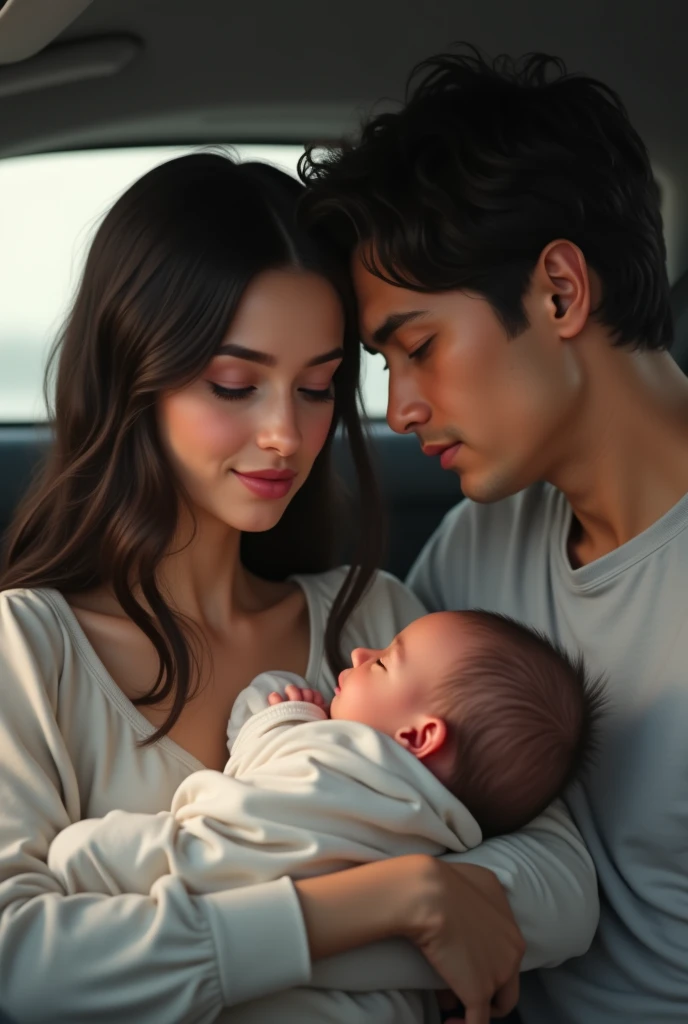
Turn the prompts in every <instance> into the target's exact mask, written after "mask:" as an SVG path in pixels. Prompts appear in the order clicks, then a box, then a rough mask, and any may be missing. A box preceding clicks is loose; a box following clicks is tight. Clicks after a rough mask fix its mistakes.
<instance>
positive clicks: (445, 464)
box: [422, 441, 462, 469]
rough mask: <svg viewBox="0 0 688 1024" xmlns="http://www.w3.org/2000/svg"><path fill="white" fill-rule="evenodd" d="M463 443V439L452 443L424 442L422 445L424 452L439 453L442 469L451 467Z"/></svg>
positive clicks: (428, 453)
mask: <svg viewBox="0 0 688 1024" xmlns="http://www.w3.org/2000/svg"><path fill="white" fill-rule="evenodd" d="M461 444H462V442H461V441H453V442H452V443H451V444H424V445H422V448H423V454H424V455H439V457H440V465H441V466H442V469H449V468H450V466H451V464H452V460H453V458H454V456H455V455H456V453H457V452H458V450H459V448H460V447H461Z"/></svg>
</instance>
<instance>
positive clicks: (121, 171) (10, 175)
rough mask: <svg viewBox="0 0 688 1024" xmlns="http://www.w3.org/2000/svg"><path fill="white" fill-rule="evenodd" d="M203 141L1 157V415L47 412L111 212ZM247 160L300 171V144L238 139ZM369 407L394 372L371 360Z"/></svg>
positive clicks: (375, 411)
mask: <svg viewBox="0 0 688 1024" xmlns="http://www.w3.org/2000/svg"><path fill="white" fill-rule="evenodd" d="M197 148H198V147H175V148H173V147H155V148H149V149H145V148H136V149H104V150H81V151H77V152H68V153H49V154H39V155H36V156H25V157H16V158H11V159H6V160H2V161H0V225H1V226H2V247H0V281H1V282H2V288H1V290H0V422H4V423H31V422H37V421H41V420H45V418H46V415H47V413H46V409H45V404H44V402H43V395H42V388H43V373H44V367H45V360H46V355H47V352H48V350H49V348H50V345H51V343H52V341H53V340H54V338H55V335H56V333H57V331H58V330H59V327H60V324H61V322H62V321H63V319H64V317H65V315H66V313H67V310H68V308H69V305H70V302H71V300H72V298H73V295H74V291H75V288H76V285H77V282H78V279H79V275H80V272H81V268H82V264H83V260H84V258H85V255H86V252H87V250H88V245H89V242H90V239H91V237H92V235H93V233H94V230H95V228H96V227H97V225H98V222H99V221H100V219H101V217H102V216H103V214H104V213H105V212H106V211H107V209H108V208H109V207H110V206H111V204H112V203H113V202H114V200H115V199H116V198H117V197H118V196H119V195H120V194H121V193H122V192H123V191H124V190H125V189H126V188H127V187H128V186H129V185H130V184H131V183H132V182H133V181H135V180H136V179H137V178H139V177H140V176H141V175H142V174H145V172H146V171H148V170H150V169H151V168H152V167H154V166H156V165H157V164H159V163H162V162H164V161H165V160H169V159H171V158H173V157H175V156H180V155H182V154H183V153H187V152H192V151H193V150H194V149H197ZM231 149H232V150H233V151H234V152H236V153H238V155H239V156H240V157H241V158H244V159H251V160H266V161H268V162H269V163H272V164H275V165H277V166H279V167H282V168H284V169H285V170H287V171H290V172H291V173H293V174H295V173H296V165H297V162H298V159H299V157H300V155H301V153H302V149H301V147H299V146H286V145H285V146H258V145H250V146H249V145H247V146H233V147H231ZM363 394H364V404H365V411H366V412H367V413H368V415H369V416H371V417H378V416H383V415H384V412H385V406H386V396H387V376H386V374H385V373H384V369H383V363H382V359H381V358H380V357H379V356H375V357H373V356H369V355H366V357H365V365H364V381H363Z"/></svg>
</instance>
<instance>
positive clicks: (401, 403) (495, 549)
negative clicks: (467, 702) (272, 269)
mask: <svg viewBox="0 0 688 1024" xmlns="http://www.w3.org/2000/svg"><path fill="white" fill-rule="evenodd" d="M304 176H305V177H306V178H307V180H308V182H309V184H310V185H311V195H310V199H309V215H310V217H311V219H312V220H313V221H315V222H316V223H320V224H322V225H323V226H324V227H325V228H327V230H329V231H330V232H331V234H332V236H333V237H334V238H335V239H337V240H338V242H339V243H340V244H341V245H342V246H344V247H345V249H346V252H347V255H348V257H349V259H350V261H351V267H352V272H353V277H354V283H355V287H356V293H357V298H358V304H359V314H360V324H361V331H362V336H363V340H364V342H365V344H366V345H367V346H368V347H370V348H371V349H372V350H374V351H376V352H381V353H382V354H383V356H384V358H385V360H386V362H387V365H388V367H389V371H390V394H389V410H388V420H389V423H390V425H391V426H392V428H393V429H394V430H396V431H398V432H400V433H408V432H413V433H415V434H416V435H417V436H418V439H419V441H420V443H421V445H422V447H423V450H424V451H425V452H426V453H427V454H428V455H431V456H432V455H439V457H440V460H441V462H442V465H443V466H444V468H445V469H447V470H450V471H453V472H455V473H457V474H458V475H459V477H460V479H461V484H462V489H463V492H464V494H465V496H466V498H467V499H468V500H466V501H465V502H462V503H461V504H460V505H459V506H458V507H457V508H456V509H454V510H453V511H452V512H451V513H450V514H449V515H448V516H447V517H446V519H445V521H444V522H443V524H442V525H441V526H440V528H439V530H438V531H437V532H436V534H435V535H434V536H433V537H432V538H431V540H430V541H429V543H428V544H427V546H426V548H425V550H424V551H423V552H422V554H421V555H420V557H419V559H418V561H417V563H416V565H415V566H414V568H413V569H412V571H411V574H410V577H409V580H410V584H411V586H412V587H413V588H414V590H415V591H416V592H417V594H418V595H419V596H420V597H421V599H422V600H423V601H424V602H425V604H426V605H427V607H428V609H430V610H435V609H439V608H466V607H471V606H479V607H482V608H485V609H488V610H494V611H499V612H504V613H508V614H510V615H513V616H514V617H516V618H519V619H521V620H523V621H525V622H527V623H528V624H530V625H533V626H536V627H538V628H540V629H542V630H544V631H545V632H546V633H547V634H548V635H549V636H551V637H552V638H553V639H555V640H556V641H558V642H560V643H561V644H562V645H564V646H565V647H566V648H568V649H569V650H570V651H572V652H575V651H582V652H583V654H584V655H585V657H586V659H587V662H588V665H589V667H590V669H591V670H592V671H595V672H596V671H604V672H606V675H607V679H608V695H609V711H608V714H607V717H606V720H605V723H604V725H603V728H602V731H601V734H600V743H599V752H598V756H597V760H596V763H595V764H594V765H592V766H591V767H590V769H589V771H588V773H587V775H586V776H585V777H584V779H583V780H582V782H581V783H579V784H578V785H577V786H575V787H574V788H573V790H572V791H571V793H570V797H569V800H568V806H569V810H570V813H571V815H572V817H573V819H574V821H575V823H576V824H577V826H578V828H579V829H580V831H581V833H582V835H583V837H584V839H585V841H586V843H587V846H588V849H589V850H590V852H591V854H592V857H593V860H594V862H595V866H596V869H597V873H598V880H599V886H600V894H601V916H600V924H599V929H598V931H597V934H596V937H595V939H594V941H593V944H592V946H591V948H590V949H589V951H588V952H587V953H586V954H585V955H583V956H582V957H578V958H576V959H572V960H568V962H566V963H564V964H562V965H561V966H558V967H555V968H553V969H550V970H539V971H533V972H532V973H530V974H527V975H525V976H524V977H523V978H522V986H521V999H520V1002H519V1013H520V1016H521V1019H522V1021H523V1022H524V1024H617V1022H618V1024H634V1022H638V1024H640V1022H642V1024H647V1022H648V1021H651V1022H653V1024H655V1022H659V1021H662V1022H663V1024H685V1021H686V1020H688V742H687V737H688V676H687V674H686V673H687V670H686V665H688V599H687V595H688V379H686V378H685V377H684V376H683V374H682V373H681V371H680V370H679V369H678V367H677V366H676V364H675V363H674V361H673V360H672V358H671V356H670V355H669V353H668V351H667V349H668V348H669V346H670V343H671V337H672V322H671V314H670V308H669V285H668V281H667V277H666V271H665V250H664V242H663V235H662V225H661V218H660V211H659V193H658V189H657V186H656V184H655V181H654V178H653V175H652V171H651V167H650V163H649V159H648V155H647V152H646V149H645V147H644V145H643V143H642V141H641V140H640V138H639V137H638V135H637V133H636V132H635V130H634V129H633V127H632V126H631V124H630V123H629V120H628V117H627V115H626V112H625V110H624V108H623V106H622V105H621V102H620V101H619V99H618V97H617V96H616V95H615V94H614V93H613V92H612V91H611V90H609V89H607V88H606V87H605V86H603V85H602V84H600V83H599V82H596V81H594V80H591V79H589V78H583V77H573V76H567V75H566V74H565V73H564V71H563V68H562V66H561V65H560V63H559V62H557V61H553V60H551V59H548V58H546V57H543V56H531V57H529V58H528V59H526V60H524V61H523V62H521V63H514V62H511V61H508V60H505V59H502V60H501V61H500V62H499V63H498V64H497V65H490V64H488V63H486V62H485V61H484V60H482V59H481V58H480V57H479V56H478V55H477V54H475V53H474V52H472V51H471V52H468V53H464V54H460V55H458V56H456V55H455V56H442V57H438V58H434V59H432V60H430V61H427V62H425V64H424V65H421V67H420V69H419V70H417V76H416V84H415V88H414V89H413V91H412V92H411V93H410V96H409V97H408V99H407V102H406V105H405V107H404V108H403V109H402V110H401V111H400V112H398V113H394V114H383V115H380V116H378V117H376V118H375V119H373V120H372V121H371V123H370V124H368V125H367V127H366V128H365V130H364V132H363V135H362V138H361V140H360V142H359V143H358V144H357V145H347V146H345V147H344V148H343V149H342V150H341V151H340V152H339V153H337V154H335V155H331V156H330V157H329V158H328V159H326V160H324V161H323V162H321V163H318V162H317V157H316V156H313V155H311V159H310V162H308V161H307V162H306V165H305V170H304ZM536 859H537V858H536V857H534V865H535V860H536ZM536 867H537V870H539V869H540V865H539V864H538V865H536ZM510 896H511V897H512V896H513V894H510ZM545 902H546V901H544V900H543V901H542V905H540V906H537V905H534V906H533V908H532V913H533V915H536V914H538V913H540V912H541V911H543V910H544V903H545ZM535 903H537V900H536V901H535ZM512 905H513V898H512ZM514 912H515V913H516V910H515V911H514ZM516 916H517V920H519V915H518V913H517V914H516ZM519 923H520V920H519ZM560 927H561V928H562V929H565V928H566V927H567V921H566V920H564V919H562V920H561V921H560Z"/></svg>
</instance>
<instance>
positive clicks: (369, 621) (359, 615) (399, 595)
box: [295, 565, 425, 646]
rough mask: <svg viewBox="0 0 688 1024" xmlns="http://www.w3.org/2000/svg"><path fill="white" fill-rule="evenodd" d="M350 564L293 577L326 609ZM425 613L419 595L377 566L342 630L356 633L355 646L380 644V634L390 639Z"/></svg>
mask: <svg viewBox="0 0 688 1024" xmlns="http://www.w3.org/2000/svg"><path fill="white" fill-rule="evenodd" d="M349 568H350V567H349V566H348V565H340V566H338V567H337V568H336V569H330V570H328V571H327V572H321V573H313V574H311V575H305V576H298V577H295V579H296V580H297V582H298V583H299V585H300V586H301V587H303V589H304V590H305V591H306V593H307V595H308V597H309V599H310V600H311V601H313V599H316V600H318V601H319V603H320V604H321V606H322V607H324V609H325V611H329V609H330V607H331V606H332V602H333V601H334V599H335V597H336V596H337V594H338V593H339V591H340V589H341V587H342V585H343V583H344V580H345V579H346V576H347V573H348V572H349ZM424 614H425V608H424V607H423V605H422V604H421V602H420V601H419V599H418V598H417V597H416V595H415V594H413V593H412V592H411V591H410V590H409V588H408V587H407V586H405V584H403V583H402V582H401V580H399V579H397V577H396V576H393V575H392V574H391V573H389V572H385V570H383V569H378V570H377V571H376V572H374V573H373V575H372V577H371V579H370V582H369V583H368V586H367V587H366V589H365V592H364V593H363V596H362V597H361V599H360V601H359V602H358V604H357V605H356V608H355V609H354V611H353V612H352V614H351V616H350V618H349V621H348V623H347V625H346V628H345V632H346V633H348V634H351V633H353V634H355V635H356V637H357V639H356V646H366V645H368V646H380V645H381V644H382V643H383V640H382V638H383V637H386V636H387V635H388V634H389V640H385V641H384V643H385V644H386V643H389V641H390V640H391V639H392V637H393V636H395V635H396V633H398V632H399V630H401V629H403V628H404V627H405V626H407V625H408V624H409V622H413V620H414V619H417V618H419V617H420V616H421V615H424ZM390 630H391V633H390Z"/></svg>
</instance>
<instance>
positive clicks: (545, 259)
mask: <svg viewBox="0 0 688 1024" xmlns="http://www.w3.org/2000/svg"><path fill="white" fill-rule="evenodd" d="M533 283H534V284H537V285H538V290H539V293H540V294H541V295H544V296H545V297H546V302H547V312H548V315H549V316H550V317H551V319H552V322H553V323H554V324H555V325H556V330H557V333H558V334H559V336H560V337H561V338H574V337H575V336H576V335H577V334H580V332H581V331H582V330H583V328H584V327H585V325H586V323H587V321H588V317H589V316H590V308H591V300H590V275H589V271H588V265H587V263H586V260H585V256H584V255H583V253H582V252H581V250H580V249H579V248H578V246H577V245H574V244H573V242H567V241H565V240H563V241H557V242H550V244H549V245H547V246H546V247H545V248H544V249H543V250H542V252H541V254H540V258H539V260H538V262H537V264H536V267H535V271H534V274H533Z"/></svg>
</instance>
